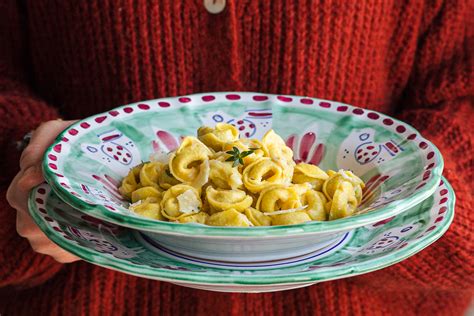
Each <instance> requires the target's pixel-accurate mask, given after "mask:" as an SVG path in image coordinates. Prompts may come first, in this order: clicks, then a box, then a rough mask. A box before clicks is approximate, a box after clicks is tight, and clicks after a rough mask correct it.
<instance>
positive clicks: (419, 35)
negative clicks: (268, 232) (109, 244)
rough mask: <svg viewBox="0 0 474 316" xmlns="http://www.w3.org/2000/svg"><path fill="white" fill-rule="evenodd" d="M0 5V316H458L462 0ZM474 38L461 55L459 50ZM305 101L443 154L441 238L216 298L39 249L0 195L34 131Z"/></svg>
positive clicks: (467, 87)
mask: <svg viewBox="0 0 474 316" xmlns="http://www.w3.org/2000/svg"><path fill="white" fill-rule="evenodd" d="M202 2H203V1H197V0H187V1H186V0H183V1H171V0H167V1H151V0H150V1H146V0H143V1H132V0H120V1H116V0H91V1H73V0H61V1H47V0H34V1H17V0H4V1H1V2H0V32H1V33H0V148H1V152H2V153H3V154H2V155H3V157H2V159H1V162H0V170H2V173H1V175H0V191H1V195H0V314H1V315H20V314H35V315H36V314H40V315H43V314H50V315H57V314H58V315H76V314H85V315H91V314H114V315H119V314H123V313H126V314H146V313H163V314H173V315H185V314H194V313H197V314H202V315H213V314H216V313H217V312H221V313H223V314H227V315H244V314H248V315H262V314H264V313H273V314H276V315H287V314H295V315H303V314H318V315H319V314H321V315H328V314H335V315H350V314H361V315H366V314H371V313H373V314H385V315H386V314H403V315H412V314H418V315H436V314H439V315H461V314H462V313H463V311H464V310H465V309H466V307H467V306H468V304H469V301H470V299H471V298H472V294H473V284H474V279H473V275H474V271H473V266H474V262H473V253H474V251H473V247H472V245H473V230H472V225H473V224H474V215H473V214H474V212H473V211H472V210H473V207H474V206H473V197H472V195H471V189H472V179H473V163H472V162H473V158H472V149H473V148H472V139H473V128H472V124H473V113H474V111H473V98H472V97H473V80H472V70H473V59H472V54H469V53H470V52H471V53H472V47H473V46H472V44H473V43H472V41H471V42H469V41H470V40H472V35H473V32H472V31H473V27H472V24H471V25H469V23H470V22H469V19H468V17H469V16H470V20H471V22H472V13H473V8H472V1H468V0H465V1H463V0H460V1H455V0H452V1H451V0H450V1H447V0H446V1H442V0H433V1H428V0H427V1H424V0H420V1H402V0H383V1H382V0H379V1H377V0H373V1H371V0H358V1H345V0H340V1H335V0H329V1H322V0H321V1H317V0H315V1H310V0H306V1H305V0H298V1H297V0H289V1H278V0H272V1H267V0H238V1H237V0H228V1H227V6H226V8H225V10H224V11H223V12H222V13H220V14H217V15H212V14H209V13H208V12H207V11H206V10H205V8H204V6H203V4H202ZM469 44H471V46H470V50H471V51H469ZM223 90H227V91H232V90H235V91H239V90H240V91H260V92H269V93H282V94H296V95H308V96H314V97H318V98H325V99H330V100H338V101H342V102H346V103H349V104H353V105H357V106H361V107H367V108H370V109H374V110H378V111H382V112H385V113H388V114H391V115H396V116H398V117H400V118H401V119H403V120H406V121H408V122H409V123H411V124H412V125H414V126H415V127H416V128H417V129H418V130H420V131H421V132H422V133H423V135H424V136H425V137H427V138H428V139H430V140H432V141H433V142H434V143H435V144H436V145H437V146H438V147H439V148H440V149H441V151H442V153H443V155H444V158H445V161H446V167H445V172H444V174H445V175H446V177H447V178H448V179H449V181H450V182H451V183H452V185H453V186H454V188H455V190H456V193H457V197H458V202H457V207H456V216H455V219H454V223H453V225H452V227H451V228H450V230H449V231H448V232H447V233H446V235H445V236H444V237H443V238H442V239H441V240H439V241H438V242H437V243H435V244H434V245H432V246H431V247H429V248H427V249H426V250H424V251H422V252H421V253H419V254H417V255H415V256H413V257H412V258H410V259H407V260H405V261H403V262H402V263H399V264H397V265H395V266H392V267H389V268H386V269H383V270H381V271H378V272H374V273H370V274H367V275H363V276H359V277H354V278H350V279H345V280H338V281H332V282H325V283H321V284H317V285H314V286H311V287H308V288H303V289H298V290H291V291H285V292H278V293H267V294H221V293H212V292H206V291H199V290H192V289H187V288H182V287H178V286H175V285H172V284H169V283H163V282H157V281H150V280H146V279H140V278H136V277H132V276H128V275H125V274H122V273H118V272H114V271H111V270H106V269H104V268H99V267H97V266H94V265H91V264H88V263H85V262H78V263H73V264H68V265H61V264H58V263H56V262H54V261H53V260H52V259H50V258H49V257H46V256H43V255H39V254H36V253H34V252H33V251H32V250H31V249H30V247H29V245H28V243H27V242H26V240H24V239H22V238H20V237H19V236H17V234H16V232H15V211H14V210H13V209H11V208H10V207H9V206H8V204H7V202H6V200H5V197H4V196H5V194H4V193H5V192H6V189H7V186H8V184H9V182H10V181H11V179H12V177H13V175H14V174H15V172H16V171H17V170H18V157H19V153H17V152H16V151H15V150H14V147H13V143H14V141H15V140H18V139H21V137H22V136H23V135H24V133H26V132H27V131H29V130H31V129H33V128H35V127H36V126H37V125H38V124H39V123H40V122H42V121H45V120H49V119H54V118H56V117H58V115H61V116H62V117H63V118H68V119H69V118H81V117H84V116H87V115H90V114H93V113H96V112H101V111H105V110H107V109H110V108H112V107H115V106H118V105H122V104H126V103H129V102H135V101H139V100H146V99H152V98H159V97H165V96H175V95H183V94H189V93H195V92H204V91H223Z"/></svg>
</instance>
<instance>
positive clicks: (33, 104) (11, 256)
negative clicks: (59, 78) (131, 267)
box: [0, 0, 61, 287]
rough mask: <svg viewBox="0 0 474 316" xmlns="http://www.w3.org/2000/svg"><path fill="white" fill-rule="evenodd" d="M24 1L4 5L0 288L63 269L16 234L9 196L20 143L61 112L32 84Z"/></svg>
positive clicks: (0, 6)
mask: <svg viewBox="0 0 474 316" xmlns="http://www.w3.org/2000/svg"><path fill="white" fill-rule="evenodd" d="M19 3H23V2H21V1H15V0H9V1H0V43H1V44H0V152H1V153H2V158H1V159H0V170H1V172H0V287H2V286H5V285H15V284H22V285H33V284H35V283H39V282H42V281H43V280H45V279H47V278H48V277H49V276H51V275H53V274H54V273H56V272H57V271H58V270H59V269H60V267H61V265H60V264H57V263H56V262H55V261H54V260H53V259H51V258H49V257H46V256H43V255H39V254H36V253H35V252H33V251H32V250H31V248H30V246H29V243H28V242H27V241H26V240H25V239H23V238H21V237H19V236H18V235H17V233H16V229H15V219H16V211H15V210H14V209H12V208H11V207H10V206H9V205H8V203H7V201H6V197H5V195H6V191H7V188H8V185H9V183H10V182H11V180H12V178H13V176H14V175H15V173H16V172H18V161H19V157H20V152H19V151H18V150H17V149H16V148H15V143H16V141H18V140H21V139H22V137H23V135H24V134H25V133H27V132H28V131H30V130H32V129H34V128H35V127H36V126H37V125H39V124H40V123H41V122H42V121H47V120H50V119H54V118H56V117H57V112H56V111H55V110H54V109H53V108H51V107H49V106H48V105H47V104H46V103H45V102H43V101H41V100H40V99H39V98H38V97H36V96H35V95H34V94H33V92H32V91H31V89H30V88H29V87H28V84H27V81H28V80H27V76H26V71H25V67H24V62H25V60H26V59H27V58H26V57H27V54H26V51H27V47H26V45H25V38H24V35H25V34H24V28H25V26H24V25H22V23H23V22H24V21H22V16H21V14H20V11H21V8H19V7H18V5H19Z"/></svg>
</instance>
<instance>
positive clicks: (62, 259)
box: [53, 248, 81, 263]
mask: <svg viewBox="0 0 474 316" xmlns="http://www.w3.org/2000/svg"><path fill="white" fill-rule="evenodd" d="M58 251H59V253H58V254H56V255H54V256H53V258H54V260H56V261H57V262H59V263H71V262H75V261H79V260H81V258H79V257H76V256H75V255H73V254H71V253H69V252H67V251H66V250H64V249H61V248H59V250H58Z"/></svg>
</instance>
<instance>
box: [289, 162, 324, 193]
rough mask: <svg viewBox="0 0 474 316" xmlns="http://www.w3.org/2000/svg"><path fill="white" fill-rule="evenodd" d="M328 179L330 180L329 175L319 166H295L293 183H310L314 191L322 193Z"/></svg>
mask: <svg viewBox="0 0 474 316" xmlns="http://www.w3.org/2000/svg"><path fill="white" fill-rule="evenodd" d="M327 179H329V176H328V174H327V173H326V172H324V171H323V170H321V169H320V168H319V167H318V166H315V165H310V164H308V163H300V164H297V165H296V166H295V169H294V172H293V179H292V182H293V183H309V184H311V186H312V187H313V189H315V190H318V191H320V190H321V188H322V186H323V183H324V181H325V180H327Z"/></svg>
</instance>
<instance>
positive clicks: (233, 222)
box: [206, 209, 253, 227]
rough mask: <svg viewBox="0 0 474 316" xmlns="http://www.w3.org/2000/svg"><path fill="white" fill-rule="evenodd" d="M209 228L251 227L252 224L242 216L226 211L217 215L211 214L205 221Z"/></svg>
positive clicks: (235, 212)
mask: <svg viewBox="0 0 474 316" xmlns="http://www.w3.org/2000/svg"><path fill="white" fill-rule="evenodd" d="M206 224H207V225H210V226H241V227H249V226H253V224H252V222H251V221H250V220H249V219H248V218H247V216H245V215H244V214H242V213H240V212H238V211H236V210H234V209H228V210H225V211H222V212H219V213H215V214H212V215H211V216H209V218H208V219H207V221H206Z"/></svg>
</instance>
